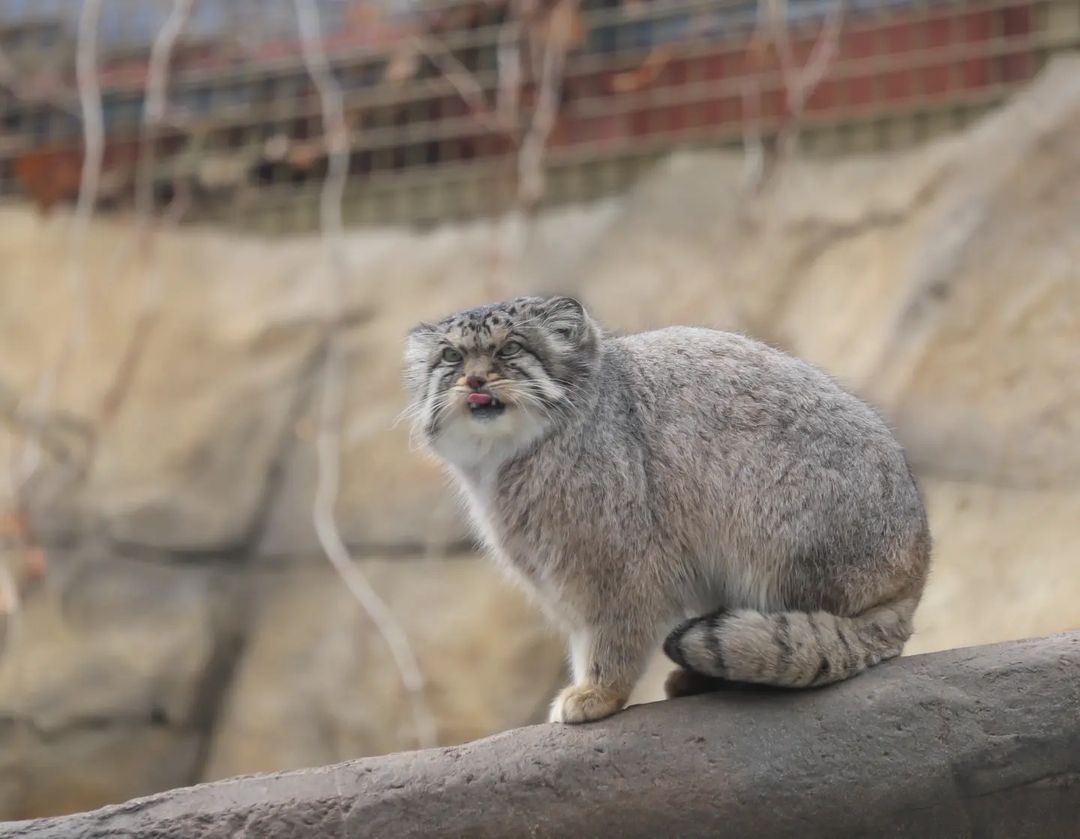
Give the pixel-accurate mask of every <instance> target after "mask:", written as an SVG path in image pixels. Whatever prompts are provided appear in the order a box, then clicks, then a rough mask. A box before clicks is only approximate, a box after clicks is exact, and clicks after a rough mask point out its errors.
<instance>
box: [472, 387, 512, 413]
mask: <svg viewBox="0 0 1080 839" xmlns="http://www.w3.org/2000/svg"><path fill="white" fill-rule="evenodd" d="M465 404H466V405H467V406H468V408H469V413H470V414H471V415H472V417H473V418H474V419H478V420H490V419H494V418H495V417H497V416H499V415H501V414H502V413H503V412H504V411H505V410H506V403H505V402H501V401H499V400H498V399H496V398H495V397H494V396H492V395H491V394H490V393H483V392H481V391H477V392H476V393H470V394H469V395H468V396H466V397H465Z"/></svg>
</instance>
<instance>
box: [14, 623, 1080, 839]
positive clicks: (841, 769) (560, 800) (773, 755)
mask: <svg viewBox="0 0 1080 839" xmlns="http://www.w3.org/2000/svg"><path fill="white" fill-rule="evenodd" d="M1077 825H1080V632H1072V633H1066V634H1061V635H1053V636H1049V637H1046V638H1039V639H1032V640H1026V641H1016V642H1010V643H1006V644H997V645H993V646H985V647H973V648H968V649H959V650H951V651H948V652H943V653H934V654H930V655H922V656H913V657H909V658H904V659H900V660H897V661H893V662H890V663H887V664H884V665H882V666H880V667H878V668H876V669H875V670H872V671H870V672H869V673H867V674H865V675H863V676H860V677H858V678H856V679H854V680H852V681H850V682H846V683H843V684H840V685H836V686H833V687H829V688H825V689H821V690H817V691H809V692H781V691H765V690H732V691H728V692H724V693H718V694H713V695H709V696H700V697H694V698H690V699H683V700H678V701H673V702H664V703H659V704H654V705H645V706H638V707H634V708H631V709H629V710H628V711H626V712H624V713H622V714H619V715H617V716H616V717H614V718H612V719H610V720H607V721H604V722H601V723H596V724H593V725H589V726H584V727H564V726H555V725H538V726H532V727H529V728H521V729H517V730H514V731H508V732H505V733H504V734H500V735H497V736H495V737H490V738H488V739H485V740H479V741H476V742H474V743H469V744H466V745H464V746H459V747H455V748H446V749H432V750H429V751H423V752H412V753H400V754H393V755H388V756H386V757H379V758H369V759H365V760H358V761H352V762H348V763H342V764H339V765H336V766H327V767H323V768H319V769H311V770H304V771H297V772H287V773H281V774H276V775H264V776H250V777H244V778H235V779H232V780H228V781H223V782H219V783H212V784H204V785H202V786H196V787H190V788H186V789H177V790H172V791H170V792H166V793H162V794H160V795H154V796H150V797H147V798H140V799H135V800H133V801H130V802H128V803H126V804H121V805H118V806H113V807H106V808H103V809H100V810H96V811H94V812H90V813H81V814H77V815H72V816H65V817H58V818H50V819H40V820H36V821H26V822H12V823H8V824H6V825H2V826H0V836H2V837H27V839H29V838H30V837H33V839H45V837H72V836H80V837H105V836H124V837H170V839H186V837H192V839H194V837H201V838H205V837H224V836H236V835H244V836H251V837H260V839H274V837H307V836H311V837H316V836H394V837H409V836H435V835H438V836H470V837H475V836H568V835H572V836H582V835H609V836H611V835H618V836H641V837H646V836H717V835H721V834H723V835H729V836H755V837H771V836H798V837H811V836H823V837H825V836H828V837H837V836H848V835H873V836H918V837H929V836H980V837H984V836H1002V837H1005V836H1008V837H1046V836H1067V835H1074V831H1075V830H1076V829H1077Z"/></svg>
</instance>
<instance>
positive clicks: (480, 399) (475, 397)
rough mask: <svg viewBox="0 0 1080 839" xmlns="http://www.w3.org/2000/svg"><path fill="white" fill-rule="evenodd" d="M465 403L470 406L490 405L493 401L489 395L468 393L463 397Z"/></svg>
mask: <svg viewBox="0 0 1080 839" xmlns="http://www.w3.org/2000/svg"><path fill="white" fill-rule="evenodd" d="M465 401H466V402H468V403H469V404H470V405H490V404H491V403H492V401H493V400H492V398H491V394H489V393H470V394H469V395H468V396H466V397H465Z"/></svg>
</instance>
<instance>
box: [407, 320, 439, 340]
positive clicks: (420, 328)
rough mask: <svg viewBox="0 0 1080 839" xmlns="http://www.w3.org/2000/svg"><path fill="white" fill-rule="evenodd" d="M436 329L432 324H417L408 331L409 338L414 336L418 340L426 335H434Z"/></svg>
mask: <svg viewBox="0 0 1080 839" xmlns="http://www.w3.org/2000/svg"><path fill="white" fill-rule="evenodd" d="M435 331H436V327H435V325H434V324H432V323H423V322H421V323H418V324H416V326H414V327H413V328H412V329H410V330H409V337H410V338H411V337H413V336H416V337H418V338H422V337H425V336H427V335H433V334H435Z"/></svg>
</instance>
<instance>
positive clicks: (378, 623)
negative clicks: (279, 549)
mask: <svg viewBox="0 0 1080 839" xmlns="http://www.w3.org/2000/svg"><path fill="white" fill-rule="evenodd" d="M293 3H294V8H295V10H296V18H297V23H298V25H299V29H300V35H301V39H302V46H303V57H304V64H305V66H306V68H307V71H308V75H309V76H310V77H311V80H312V83H313V84H314V85H315V88H316V90H317V92H318V94H319V100H320V105H321V110H322V118H323V131H324V133H325V135H326V138H327V148H328V151H329V163H328V168H327V174H326V179H325V181H324V182H323V188H322V193H321V196H320V202H319V217H320V227H321V231H322V237H323V246H324V248H325V251H326V257H327V261H328V263H329V267H330V269H331V270H330V289H329V295H328V302H329V304H330V313H329V314H330V317H329V322H330V332H329V334H328V336H327V342H326V361H325V365H324V368H323V377H322V387H321V397H322V398H321V400H320V404H319V423H318V433H317V436H316V444H315V445H316V467H317V487H316V492H315V503H314V508H313V517H314V525H315V532H316V535H317V536H318V539H319V544H320V545H321V546H322V549H323V551H324V553H325V554H326V557H327V559H328V560H329V561H330V563H331V565H332V566H333V567H334V569H335V570H336V571H337V573H338V575H339V576H340V577H341V579H342V581H343V582H344V583H345V585H346V586H347V587H348V589H349V591H350V592H351V593H352V595H353V597H354V598H355V599H356V601H357V602H358V603H359V604H360V605H361V606H362V607H363V609H364V611H365V612H366V613H367V615H368V617H369V618H370V619H371V621H372V623H373V624H374V625H375V627H376V629H377V630H378V631H379V634H380V635H381V636H382V638H383V640H384V641H385V642H386V645H387V647H388V648H389V650H390V653H391V655H392V657H393V659H394V664H395V666H396V667H397V670H398V674H399V675H400V677H401V682H402V685H403V686H404V688H405V691H406V693H407V695H408V697H409V704H410V708H411V711H412V717H413V724H414V726H415V729H416V736H417V740H418V742H419V744H420V746H421V747H430V746H433V745H435V743H436V738H437V732H436V728H435V720H434V717H433V716H432V714H431V711H430V709H429V708H428V706H427V703H426V701H425V699H424V678H423V674H422V672H421V670H420V665H419V663H418V661H417V659H416V654H415V653H414V652H413V649H412V646H411V644H410V643H409V639H408V636H407V635H406V634H405V632H404V630H403V629H402V627H401V624H400V623H399V622H398V620H397V617H396V616H395V615H394V613H393V611H392V610H391V609H390V607H389V606H388V605H387V604H386V601H384V600H383V599H382V598H381V597H380V596H379V594H378V592H376V591H375V589H374V588H372V586H371V583H370V582H369V581H368V579H367V577H366V576H365V575H364V573H363V572H362V571H361V570H360V566H359V565H357V564H356V562H355V561H354V560H353V558H352V557H351V556H350V555H349V550H348V548H347V547H346V545H345V542H344V540H343V539H342V538H341V531H340V530H339V528H338V525H337V520H336V518H335V514H334V509H335V507H336V505H337V500H338V494H339V489H340V483H341V474H340V473H341V425H342V417H343V415H344V391H345V372H346V371H345V354H344V350H343V348H342V346H341V325H342V312H343V311H344V305H343V288H342V280H343V278H344V276H345V270H346V266H345V262H344V254H343V241H342V236H343V225H342V207H341V204H342V198H343V195H344V189H345V181H346V178H347V176H348V166H349V147H348V142H347V137H346V125H345V116H344V108H343V104H342V103H343V100H342V95H341V89H340V87H339V86H338V84H337V81H336V80H335V79H334V76H333V73H332V72H331V70H330V64H329V61H328V60H327V57H326V51H325V49H324V48H323V43H322V31H321V27H320V23H319V12H318V9H317V8H316V7H315V5H314V3H313V2H312V0H293Z"/></svg>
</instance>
